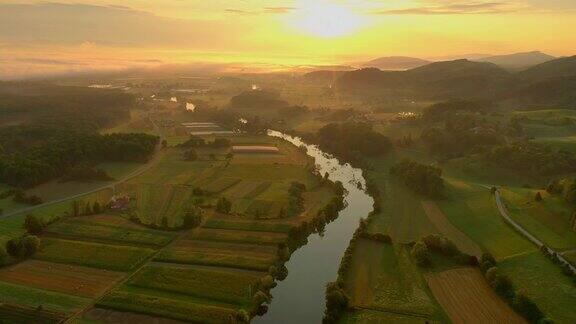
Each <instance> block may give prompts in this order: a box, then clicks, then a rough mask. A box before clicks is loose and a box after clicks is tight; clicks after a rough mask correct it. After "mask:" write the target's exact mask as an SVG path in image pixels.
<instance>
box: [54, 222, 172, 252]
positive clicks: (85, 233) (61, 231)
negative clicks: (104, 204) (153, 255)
mask: <svg viewBox="0 0 576 324" xmlns="http://www.w3.org/2000/svg"><path fill="white" fill-rule="evenodd" d="M46 232H47V233H48V234H50V235H54V236H57V237H61V238H71V239H79V240H86V239H88V240H95V241H98V242H102V243H118V244H134V245H145V246H154V247H161V246H164V245H166V244H168V243H169V242H170V241H171V240H172V239H173V238H174V235H173V234H171V233H166V232H161V231H155V230H151V229H146V228H142V229H135V228H125V227H124V228H123V227H121V226H119V225H117V224H112V225H106V224H100V223H94V222H91V221H86V220H83V219H81V218H68V219H66V220H65V221H62V222H59V223H57V224H54V225H51V226H49V227H48V229H47V231H46Z"/></svg>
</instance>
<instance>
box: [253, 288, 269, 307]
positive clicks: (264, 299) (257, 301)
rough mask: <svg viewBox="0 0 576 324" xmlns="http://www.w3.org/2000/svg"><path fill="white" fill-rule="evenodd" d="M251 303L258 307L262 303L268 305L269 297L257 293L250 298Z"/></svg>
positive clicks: (259, 292) (260, 292)
mask: <svg viewBox="0 0 576 324" xmlns="http://www.w3.org/2000/svg"><path fill="white" fill-rule="evenodd" d="M252 301H253V302H254V304H256V305H260V304H262V303H269V302H270V297H269V296H268V295H266V294H265V293H263V292H262V291H257V292H256V293H255V294H254V296H252Z"/></svg>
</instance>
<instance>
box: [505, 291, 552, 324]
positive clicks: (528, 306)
mask: <svg viewBox="0 0 576 324" xmlns="http://www.w3.org/2000/svg"><path fill="white" fill-rule="evenodd" d="M512 308H514V310H515V311H517V312H518V314H520V315H522V317H524V318H525V319H527V320H528V321H530V322H532V323H538V322H539V321H540V320H541V319H542V318H544V314H543V313H542V311H541V310H540V308H539V307H538V306H537V305H536V304H535V303H534V302H533V301H532V300H531V299H530V298H528V296H526V295H524V294H522V293H519V294H516V296H515V297H514V300H513V301H512Z"/></svg>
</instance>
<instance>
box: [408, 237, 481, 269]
mask: <svg viewBox="0 0 576 324" xmlns="http://www.w3.org/2000/svg"><path fill="white" fill-rule="evenodd" d="M432 253H437V254H439V255H442V256H444V257H446V258H450V259H452V260H453V261H455V262H456V263H458V264H462V265H471V266H478V259H477V258H476V257H475V256H473V255H469V254H466V253H463V252H462V251H460V250H459V249H458V247H457V246H456V244H454V242H452V241H451V240H450V239H448V238H447V237H444V236H442V235H437V234H431V235H427V236H424V237H422V238H421V239H420V240H418V241H417V242H415V243H414V245H413V246H412V249H411V250H410V255H411V256H412V258H414V260H415V261H416V263H417V264H418V265H419V266H421V267H424V268H429V267H432V259H431V254H432Z"/></svg>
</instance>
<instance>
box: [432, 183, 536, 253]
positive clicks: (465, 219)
mask: <svg viewBox="0 0 576 324" xmlns="http://www.w3.org/2000/svg"><path fill="white" fill-rule="evenodd" d="M438 206H439V207H440V209H441V210H442V211H443V212H444V215H446V217H447V218H448V220H449V221H450V222H451V223H452V224H453V225H454V226H456V227H457V228H458V229H460V231H462V232H463V233H464V234H466V235H467V236H468V237H469V238H471V239H472V240H473V241H475V242H476V243H477V244H479V245H480V247H481V248H483V249H484V250H488V251H489V252H491V253H492V254H493V255H494V256H495V257H496V258H497V259H501V258H505V257H508V256H511V255H515V254H519V253H525V252H529V251H534V250H536V247H535V246H534V245H532V244H531V243H530V242H528V241H527V240H525V239H524V238H523V237H522V236H521V235H520V234H518V233H516V232H515V231H514V230H513V229H512V228H511V227H509V226H508V225H507V224H506V223H505V222H504V221H503V220H502V218H501V216H500V214H499V212H498V210H497V209H496V205H495V201H494V197H493V196H492V195H491V194H490V190H488V189H486V188H484V187H482V186H478V185H475V184H469V186H467V187H463V186H460V187H457V186H455V185H450V186H449V187H448V198H447V199H445V200H442V201H439V203H438Z"/></svg>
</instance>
